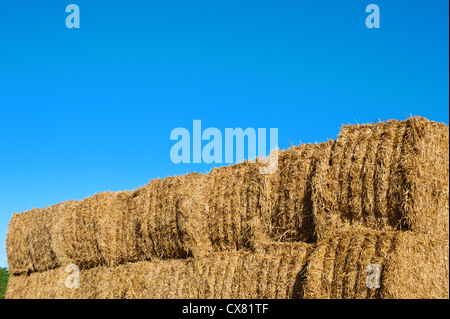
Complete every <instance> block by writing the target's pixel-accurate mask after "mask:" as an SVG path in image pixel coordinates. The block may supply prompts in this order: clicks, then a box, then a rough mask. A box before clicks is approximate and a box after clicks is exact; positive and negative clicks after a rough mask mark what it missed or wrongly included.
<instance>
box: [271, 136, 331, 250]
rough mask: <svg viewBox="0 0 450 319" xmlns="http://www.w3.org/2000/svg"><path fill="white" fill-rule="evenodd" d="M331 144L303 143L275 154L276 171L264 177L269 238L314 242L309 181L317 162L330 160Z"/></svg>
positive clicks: (329, 142)
mask: <svg viewBox="0 0 450 319" xmlns="http://www.w3.org/2000/svg"><path fill="white" fill-rule="evenodd" d="M333 144H334V141H333V140H330V141H328V142H326V143H320V144H303V145H300V146H296V147H291V148H289V149H287V150H285V151H281V152H279V153H278V154H279V156H278V169H277V171H276V172H275V173H274V174H272V175H269V176H268V184H269V185H268V190H269V195H268V196H267V197H268V202H269V205H270V220H269V221H268V226H267V227H266V231H267V232H268V236H269V237H270V239H272V240H276V241H283V242H289V241H305V242H315V241H316V234H315V225H314V220H313V203H312V198H311V181H312V177H313V175H314V173H315V169H316V164H317V161H318V160H322V159H324V158H329V157H330V153H331V149H332V147H333ZM266 223H267V222H266Z"/></svg>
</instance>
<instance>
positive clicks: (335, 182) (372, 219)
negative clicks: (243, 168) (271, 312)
mask: <svg viewBox="0 0 450 319" xmlns="http://www.w3.org/2000/svg"><path fill="white" fill-rule="evenodd" d="M448 130H449V128H448V125H445V124H441V123H436V122H431V121H429V120H427V119H424V118H421V117H413V118H410V119H408V120H405V121H396V120H391V121H388V122H386V123H378V124H364V125H350V126H343V127H342V130H341V132H340V134H339V136H338V138H337V140H336V143H335V145H334V148H333V151H332V154H331V158H330V159H326V158H324V160H322V161H320V162H319V163H318V164H317V168H316V172H315V174H314V177H313V181H312V188H313V194H312V198H313V210H314V222H315V226H316V232H317V237H318V238H319V239H320V238H323V237H324V235H325V234H326V232H327V231H332V230H333V229H340V228H341V227H344V226H347V225H360V226H365V227H368V228H370V229H374V230H389V231H392V230H413V231H418V232H423V233H432V234H440V235H447V236H448V220H449V215H448V213H449V208H448V207H449V206H448V201H449V185H448V184H449V179H448V178H449V177H448V176H449V158H448V153H449V131H448Z"/></svg>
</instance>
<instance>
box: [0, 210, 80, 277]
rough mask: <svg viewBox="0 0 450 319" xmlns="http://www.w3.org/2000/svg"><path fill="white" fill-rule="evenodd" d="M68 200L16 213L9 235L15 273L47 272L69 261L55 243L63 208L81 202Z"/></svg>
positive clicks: (10, 256) (9, 257)
mask: <svg viewBox="0 0 450 319" xmlns="http://www.w3.org/2000/svg"><path fill="white" fill-rule="evenodd" d="M77 203H78V201H67V202H63V203H60V204H57V205H53V206H50V207H46V208H43V209H37V208H35V209H32V210H30V211H28V212H24V213H22V214H17V213H14V214H13V217H12V218H11V221H10V223H9V228H8V235H7V238H6V251H7V255H8V264H9V272H10V273H12V274H19V273H26V272H35V271H45V270H48V269H52V268H56V267H59V266H60V264H61V262H63V261H67V258H66V259H64V257H65V255H64V253H62V252H61V247H59V245H57V243H56V242H55V230H56V229H57V226H60V225H59V224H58V220H60V219H61V214H60V210H64V209H66V208H67V207H73V206H74V205H77Z"/></svg>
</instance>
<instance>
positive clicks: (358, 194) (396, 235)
mask: <svg viewBox="0 0 450 319" xmlns="http://www.w3.org/2000/svg"><path fill="white" fill-rule="evenodd" d="M448 155H449V129H448V125H445V124H442V123H436V122H432V121H429V120H427V119H424V118H421V117H412V118H409V119H407V120H404V121H397V120H391V121H388V122H386V123H377V124H364V125H347V126H343V127H342V130H341V132H340V134H339V136H338V138H337V140H336V141H334V140H330V141H328V142H326V143H321V144H304V145H299V146H293V147H291V148H289V149H287V150H284V151H280V152H278V168H277V170H276V172H275V173H274V174H269V175H264V174H261V173H260V171H259V170H260V168H261V166H262V165H263V164H262V163H261V161H259V160H257V161H256V162H253V163H250V162H243V163H239V164H236V165H231V166H227V167H220V168H215V169H213V170H212V171H211V172H210V173H208V174H199V173H192V174H188V175H184V176H174V177H168V178H165V179H155V180H152V181H150V182H149V183H148V184H147V185H146V186H144V187H141V188H139V189H137V190H135V191H125V192H116V193H112V192H105V193H100V194H96V195H94V196H91V197H89V198H86V199H84V200H81V201H67V202H64V203H60V204H57V205H53V206H50V207H47V208H43V209H33V210H31V211H28V212H24V213H22V214H14V215H13V217H12V219H11V221H10V224H9V230H8V236H7V240H6V248H7V255H8V263H9V267H10V268H9V270H10V272H11V273H12V274H13V276H12V277H11V279H10V286H11V287H9V288H8V289H9V294H8V296H9V297H19V296H22V294H24V293H28V294H30V296H36V295H38V294H43V296H55V294H57V292H54V293H52V292H50V291H49V292H46V290H45V289H47V288H48V289H49V290H51V287H47V288H45V289H44V286H45V284H42V283H41V284H40V285H39V286H37V283H36V286H33V285H35V282H37V281H45V280H47V279H49V280H51V281H54V278H55V276H60V275H61V274H65V273H64V271H65V268H64V267H65V266H66V265H68V264H72V263H73V264H76V265H78V266H79V267H80V269H82V276H87V277H86V278H91V277H92V278H93V279H92V280H93V283H92V285H93V286H92V287H93V288H92V290H89V291H84V292H83V293H82V294H81V295H77V296H78V297H83V298H89V297H99V296H104V294H105V292H104V291H105V290H102V289H103V288H104V287H102V289H100V288H99V287H100V286H101V285H102V283H101V282H100V280H103V279H102V278H110V277H108V276H112V275H111V274H116V272H117V273H119V274H127V275H126V276H128V277H129V278H134V277H136V278H138V277H139V271H140V269H141V268H142V269H146V270H148V269H154V271H155V272H157V273H158V274H159V275H158V274H152V276H154V278H155V279H154V280H158V279H157V278H159V277H158V276H161V278H166V277H164V276H168V275H167V272H166V271H160V269H166V268H164V267H169V268H168V269H169V270H170V271H169V270H168V271H169V272H174V274H175V275H174V276H176V277H177V278H179V280H181V281H182V280H184V279H182V278H184V277H183V276H187V277H186V278H191V279H192V278H193V277H189V276H190V275H189V274H186V271H188V272H192V271H194V270H195V271H194V274H195V276H199V275H198V274H197V273H196V272H198V271H200V270H198V269H197V268H195V267H194V268H192V267H191V268H189V267H187V266H186V263H189V264H190V265H191V264H192V265H199V263H200V264H201V263H202V262H203V263H204V264H205V266H204V267H210V268H207V269H208V271H210V272H211V276H213V277H214V276H216V277H217V276H219V275H218V273H217V272H215V270H212V269H216V268H215V267H216V266H207V265H210V264H208V263H210V262H211V263H216V262H217V261H216V259H215V258H216V257H214V256H221V257H220V258H222V259H223V260H227V263H230V265H231V264H232V265H233V266H232V267H234V268H226V267H228V266H223V265H222V264H220V263H219V262H217V263H218V264H217V265H219V264H220V265H222V266H217V267H219V268H220V267H222V268H220V269H222V270H223V271H225V272H227V271H229V270H230V269H233V271H236V272H237V273H236V276H238V275H239V273H240V272H242V271H246V270H245V269H247V266H244V268H239V267H240V266H239V267H238V266H236V265H238V264H239V263H238V262H234V261H233V262H231V261H230V262H229V260H235V259H236V258H241V259H242V258H244V257H243V256H245V258H244V259H243V260H244V261H245V263H248V264H249V265H250V264H252V262H253V261H250V259H251V258H260V257H248V256H261V255H264V256H272V257H273V258H275V259H276V258H278V257H279V256H280V255H283V256H286V254H287V255H288V256H291V257H292V258H294V257H296V256H297V255H298V256H300V257H302V258H303V256H304V255H305V253H304V245H305V243H310V244H314V245H317V248H316V249H315V251H314V253H313V254H312V256H311V258H310V259H309V262H308V265H307V267H306V268H305V269H304V270H305V271H302V272H300V273H298V274H297V275H295V276H294V277H295V279H294V281H295V286H296V287H297V289H296V290H295V291H294V292H292V294H291V297H299V298H301V297H305V298H416V297H417V298H421V297H424V298H442V297H445V296H447V297H448V289H447V290H446V289H445V288H443V287H444V284H447V287H448V266H447V268H445V267H444V266H442V262H443V261H446V262H447V265H448V238H449V157H448ZM343 234H345V235H343ZM442 245H443V246H445V245H447V246H446V247H447V251H446V252H445V251H443V250H442V249H440V248H438V247H441V246H442ZM220 252H223V253H222V254H218V253H220ZM248 253H252V255H248V256H247V255H246V254H248ZM224 256H226V257H224ZM411 256H413V257H411ZM291 257H289V258H291ZM208 258H210V259H208ZM211 258H212V259H211ZM217 258H219V257H217ZM227 258H228V259H227ZM249 258H250V259H249ZM267 258H269V257H267ZM411 258H417V260H419V262H418V263H417V264H416V265H415V266H413V268H411V269H412V270H411V271H410V268H408V267H406V266H405V264H406V263H410V262H412V261H411ZM275 259H274V260H275ZM210 260H214V262H212V261H210ZM251 260H253V259H251ZM255 260H257V262H256V264H258V263H259V259H255ZM244 261H242V262H244ZM372 261H373V262H379V263H381V267H382V269H383V275H382V276H383V277H382V283H383V286H382V287H381V288H380V289H375V290H373V289H372V290H369V289H367V287H366V286H365V282H364V280H365V278H366V277H367V274H366V273H365V268H364V267H366V266H367V265H366V263H367V262H372ZM269 263H272V266H274V265H275V264H274V263H276V262H275V261H270V262H269ZM256 264H255V265H256ZM135 265H136V266H135ZM137 265H140V266H137ZM144 265H145V267H144ZM163 265H164V266H163ZM167 265H171V266H167ZM176 265H180V266H179V267H181V268H183V267H184V268H183V269H190V270H186V271H185V270H183V271H181V272H175V270H173V269H175V268H173V267H178V266H176ZM183 265H184V266H183ZM245 265H247V264H245ZM252 265H253V264H252ZM283 265H284V263H283ZM299 265H302V264H301V263H299ZM133 267H135V268H133ZM139 267H141V268H139ZM146 267H147V268H146ZM158 267H160V268H158ZM170 267H172V268H170ZM186 267H187V268H186ZM211 267H212V268H211ZM223 267H225V268H223ZM230 267H231V266H230ZM236 267H238V268H236ZM249 267H250V266H249ZM251 267H253V266H251ZM254 267H256V268H251V269H259V268H257V266H254ZM258 267H259V266H258ZM261 267H262V266H261ZM274 267H275V266H274ZM277 267H278V266H277ZM299 267H300V266H299ZM301 267H303V266H301ZM181 268H180V269H181ZM52 269H53V270H52ZM130 269H133V271H136V273H135V274H130V272H131V270H130ZM196 269H197V270H196ZM236 269H237V270H236ZM239 269H241V270H239ZM152 271H153V270H152ZM230 271H231V270H230ZM257 271H260V270H257ZM267 271H269V270H267ZM269 272H270V271H269ZM141 274H142V273H141ZM89 276H91V277H89ZM105 276H106V277H105ZM118 276H119V275H118ZM120 276H122V277H123V276H125V275H120ZM120 276H119V277H120ZM192 276H194V275H192ZM202 276H206V277H205V278H212V277H208V276H209V275H208V274H203V275H202ZM248 276H250V275H248ZM252 276H253V277H251V278H253V279H254V278H258V277H257V276H259V275H258V274H254V275H252ZM255 276H256V277H255ZM264 276H268V275H267V274H266V275H264ZM396 276H397V277H396ZM122 277H121V278H122ZM128 277H127V278H128ZM123 278H125V277H123ZM195 278H197V277H195ZM214 278H215V277H214ZM218 278H219V279H217V280H216V279H214V280H215V282H216V283H215V285H219V286H220V285H224V283H222V282H221V280H222V279H220V278H222V277H220V276H219V277H218ZM233 278H234V277H233ZM237 278H238V279H233V280H235V281H234V283H233V284H232V286H233V287H234V286H235V285H238V286H240V287H241V286H242V287H243V285H244V283H241V282H240V281H239V280H244V279H242V278H244V277H242V278H241V277H237ZM249 278H250V277H249ZM264 278H266V277H264ZM267 278H269V277H267ZM286 278H287V277H286ZM89 280H90V279H89ZM108 280H109V281H110V282H109V283H108V285H114V284H116V283H115V282H112V280H110V279H107V281H108ZM130 280H131V279H130ZM133 280H134V281H133ZM140 280H141V279H139V280H138V279H132V280H131V282H132V283H133V288H132V290H127V291H126V292H121V291H122V290H120V289H122V288H117V294H115V295H114V296H116V297H117V296H118V297H132V296H140V297H146V296H150V297H152V298H153V297H155V296H166V295H167V294H169V293H168V292H167V293H162V292H158V293H157V292H153V291H150V292H140V291H139V285H144V286H145V285H146V283H145V282H146V281H145V280H144V279H142V280H144V281H140ZM167 280H168V279H167ZM177 280H178V279H177ZM186 280H187V279H186ZM196 280H197V279H196ZM208 280H213V279H208ZM223 280H224V281H227V280H231V279H229V278H228V277H226V276H225V277H223ZM264 280H266V279H264ZM283 280H287V279H283ZM119 282H120V281H119ZM289 282H291V281H290V279H289ZM105 284H106V283H105ZM117 284H118V283H117ZM21 285H27V286H29V287H34V288H30V289H27V291H25V292H23V293H22V292H20V289H19V288H17V287H21ZM136 285H137V286H136ZM168 285H169V286H170V284H168ZM122 286H124V287H125V286H126V285H125V284H123V285H122ZM122 286H120V287H122ZM39 287H42V288H39ZM45 287H46V286H45ZM87 287H88V286H87ZM145 287H148V285H147V286H145ZM164 287H165V289H166V288H167V287H166V286H164ZM177 287H178V286H177ZM196 287H197V286H196ZM199 287H200V288H199ZM86 289H87V288H86ZM104 289H106V290H108V289H109V288H104ZM111 289H112V288H111ZM146 289H147V290H148V289H150V288H146ZM158 289H160V288H158ZM161 289H162V288H161ZM177 289H178V288H177ZM195 289H197V290H196V291H197V295H196V298H197V297H198V298H206V297H205V296H210V295H209V294H210V292H207V291H206V290H205V289H206V288H204V286H198V287H197V288H195ZM227 289H228V288H227ZM230 289H231V288H230ZM233 289H235V288H233ZM242 289H244V288H242ZM248 289H250V290H251V289H254V288H248ZM258 289H259V288H258ZM28 290H30V291H28ZM250 290H249V291H250ZM97 291H100V292H97ZM130 291H134V292H133V293H131V292H130ZM242 291H244V290H242ZM71 293H74V292H71ZM77 293H78V294H80V292H77ZM171 293H172V292H171ZM158 294H159V295H158ZM186 294H187V293H186V292H177V293H176V296H181V295H183V296H188V294H187V295H186ZM249 294H250V295H249V296H265V295H264V294H263V293H260V292H258V293H256V295H255V293H253V292H251V293H250V292H249ZM269 295H270V296H271V297H273V296H274V293H273V292H271V293H270V294H269ZM269 295H267V296H269ZM64 296H65V295H64ZM189 296H190V295H189ZM214 296H216V295H214ZM227 296H233V298H234V297H236V296H242V293H240V292H239V293H238V292H227ZM276 296H281V295H276ZM285 296H288V295H287V294H286V295H285ZM108 297H112V296H110V295H108ZM155 298H156V297H155Z"/></svg>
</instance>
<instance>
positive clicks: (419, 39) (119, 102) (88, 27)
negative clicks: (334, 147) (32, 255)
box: [0, 0, 449, 267]
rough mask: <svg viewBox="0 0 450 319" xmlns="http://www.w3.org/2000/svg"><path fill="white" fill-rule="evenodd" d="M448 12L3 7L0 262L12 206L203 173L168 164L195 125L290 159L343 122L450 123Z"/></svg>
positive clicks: (435, 1)
mask: <svg viewBox="0 0 450 319" xmlns="http://www.w3.org/2000/svg"><path fill="white" fill-rule="evenodd" d="M70 3H75V4H77V5H78V6H79V8H80V20H81V21H80V22H81V23H80V24H81V28H80V29H68V28H66V25H65V19H66V16H67V15H68V14H67V13H66V12H65V7H66V6H67V5H68V4H70ZM370 3H375V4H377V5H378V6H379V8H380V13H381V28H380V29H368V28H366V26H365V19H366V16H367V15H368V14H367V13H366V12H365V7H366V6H367V5H368V4H370ZM448 6H449V3H448V1H442V0H428V1H425V0H422V1H399V0H397V1H393V0H389V1H384V0H383V1H381V0H370V1H364V0H358V1H356V0H355V1H331V0H330V1H323V0H319V1H273V0H272V1H264V0H246V1H234V0H227V1H225V0H214V1H211V0H208V1H206V0H205V1H195V0H192V1H171V0H165V1H148V0H147V1H143V0H142V1H92V0H91V1H86V0H72V2H70V1H67V2H64V1H20V0H9V1H5V0H0V267H2V266H7V262H6V254H5V237H6V233H7V227H8V223H9V220H10V218H11V215H12V213H13V212H22V211H27V210H29V209H31V208H33V207H45V206H49V205H52V204H55V203H59V202H61V201H65V200H68V199H82V198H84V197H87V196H90V195H93V194H95V193H98V192H102V191H107V190H112V191H117V190H126V189H135V188H138V187H140V186H142V185H145V184H146V183H147V182H148V181H149V180H151V179H153V178H156V177H166V176H170V175H178V174H184V173H186V172H192V171H199V172H207V171H209V170H210V169H211V168H212V167H213V164H210V165H207V164H174V163H172V162H171V160H170V149H171V147H172V146H173V145H174V143H175V142H174V141H171V140H170V139H169V137H170V132H171V131H172V130H173V129H174V128H176V127H185V128H187V129H188V130H190V131H191V132H192V123H193V122H192V121H193V120H195V119H200V120H201V121H202V126H203V128H207V127H216V128H218V129H220V130H221V131H222V132H224V129H225V128H229V127H231V128H236V127H242V128H248V127H253V128H255V129H256V128H271V127H275V128H278V141H279V146H280V148H282V149H284V148H287V147H289V146H290V145H291V143H294V144H299V143H300V142H316V141H317V142H321V141H325V140H327V139H329V138H336V136H337V134H338V132H339V129H340V126H341V124H343V123H364V122H373V121H375V120H377V119H391V118H396V119H404V118H406V117H408V116H409V115H410V114H412V115H422V116H425V117H427V118H429V119H431V120H435V121H439V122H445V123H448V119H449V113H448V112H449V111H448V105H449V91H448V85H449V74H448V72H449V71H448V69H449V65H448V63H449V62H448V58H449V42H448V37H449V34H448V27H449V21H448V12H449V8H448Z"/></svg>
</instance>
